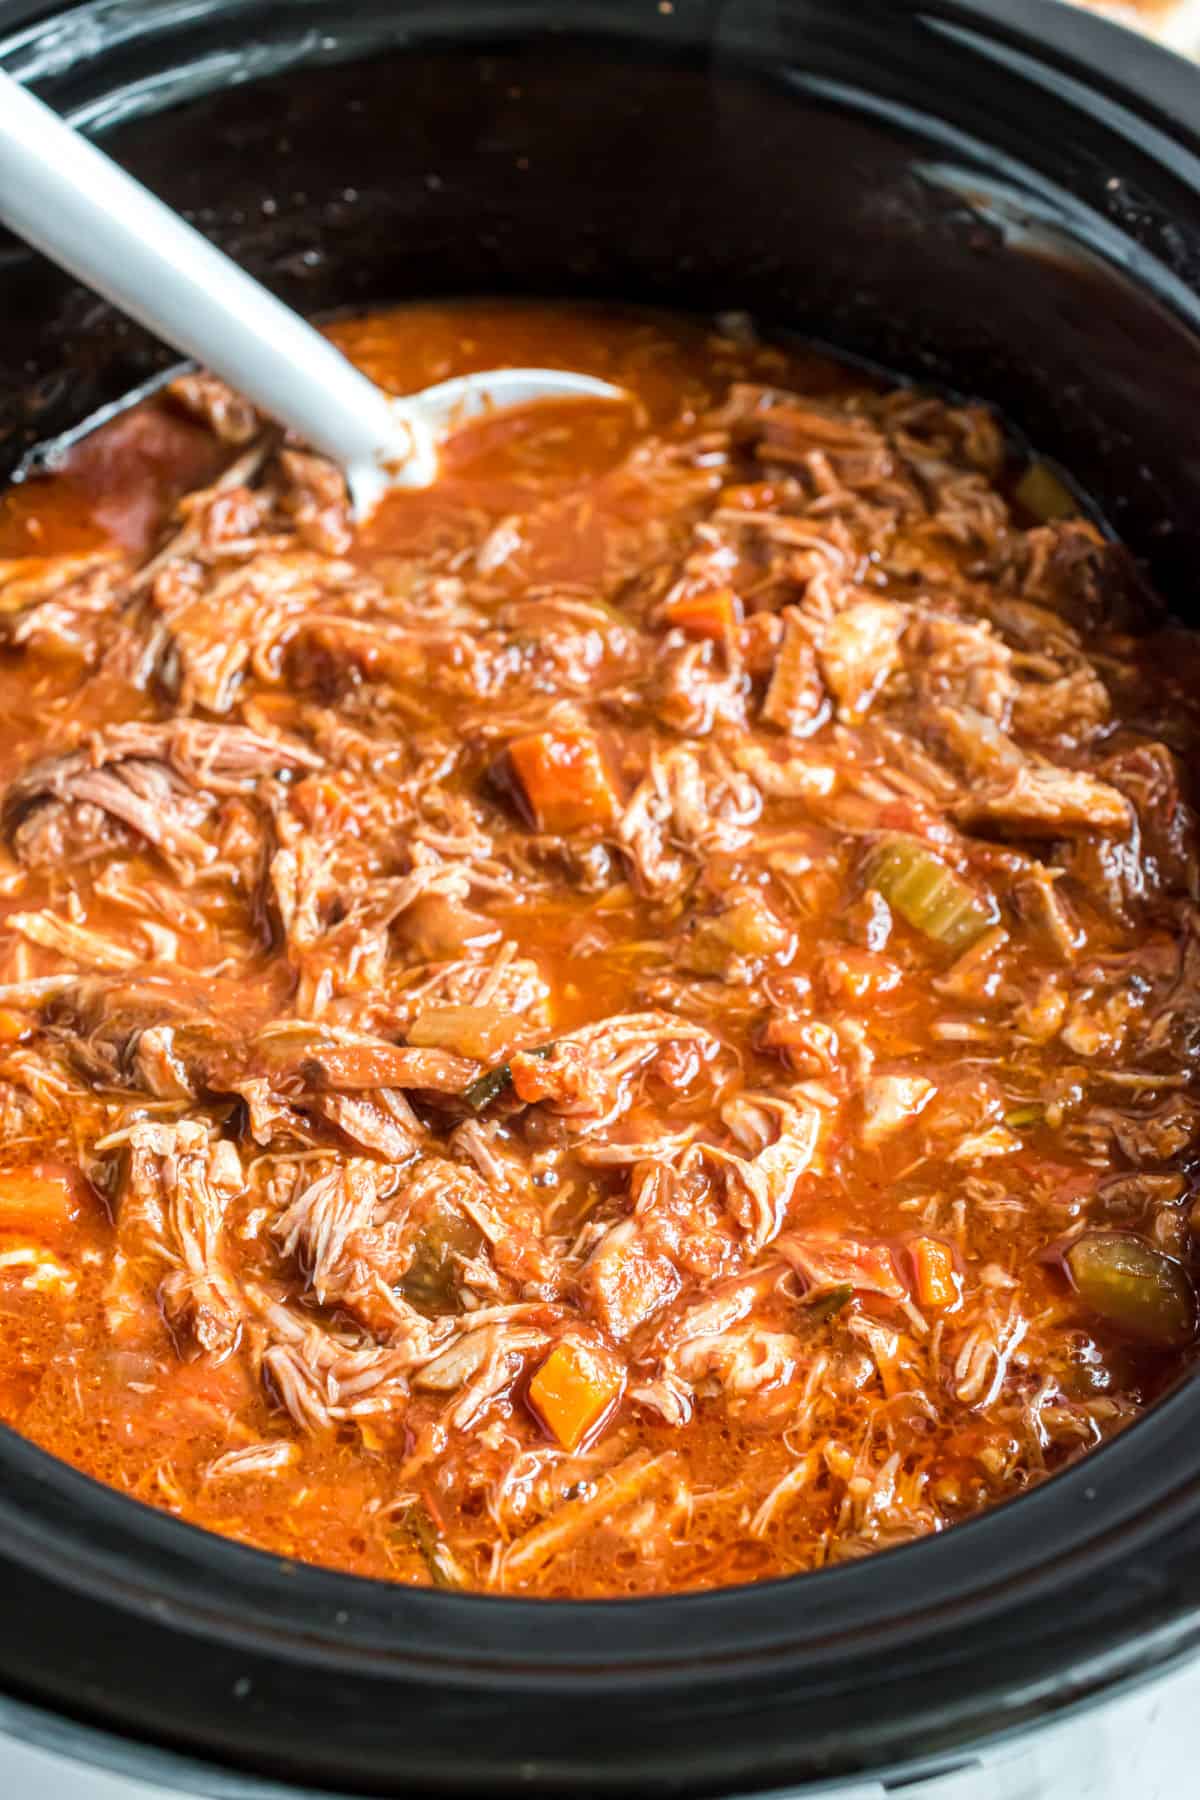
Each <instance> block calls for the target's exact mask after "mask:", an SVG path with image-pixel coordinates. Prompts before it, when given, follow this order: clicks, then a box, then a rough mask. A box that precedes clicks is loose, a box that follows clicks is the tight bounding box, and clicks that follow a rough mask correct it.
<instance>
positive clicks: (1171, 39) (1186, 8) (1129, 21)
mask: <svg viewBox="0 0 1200 1800" xmlns="http://www.w3.org/2000/svg"><path fill="white" fill-rule="evenodd" d="M1051 3H1052V4H1059V3H1061V0H1051ZM1068 3H1073V4H1078V5H1081V6H1087V7H1090V8H1091V10H1092V11H1093V12H1098V13H1103V14H1105V15H1106V16H1107V17H1108V18H1110V19H1117V20H1119V21H1120V23H1121V24H1122V25H1133V26H1136V27H1137V28H1138V29H1140V30H1142V31H1145V32H1148V33H1149V35H1150V36H1151V37H1157V38H1160V39H1161V40H1162V42H1163V43H1164V44H1169V45H1170V46H1171V48H1172V49H1173V50H1182V51H1183V52H1184V53H1185V54H1187V55H1190V56H1197V55H1200V0H1068Z"/></svg>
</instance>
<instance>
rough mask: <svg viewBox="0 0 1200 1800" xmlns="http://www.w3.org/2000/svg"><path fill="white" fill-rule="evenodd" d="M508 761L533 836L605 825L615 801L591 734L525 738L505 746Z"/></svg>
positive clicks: (550, 733)
mask: <svg viewBox="0 0 1200 1800" xmlns="http://www.w3.org/2000/svg"><path fill="white" fill-rule="evenodd" d="M508 760H509V763H510V764H511V766H512V771H513V774H514V775H515V776H516V778H517V780H518V781H519V782H520V784H521V790H522V792H523V794H524V796H525V799H526V801H527V802H528V805H529V810H530V813H531V814H532V816H533V820H534V823H535V824H536V826H537V828H538V830H539V831H553V832H565V831H579V830H582V829H583V828H584V827H585V826H587V825H608V824H611V822H612V820H613V817H614V816H615V814H616V810H617V796H616V792H615V790H614V788H613V784H612V780H611V778H610V776H609V773H608V770H607V769H606V768H605V766H604V757H603V755H602V754H601V750H600V746H599V744H598V743H597V741H596V739H595V738H594V737H593V736H592V734H591V732H588V731H534V732H530V734H529V736H528V737H521V738H517V739H516V740H515V741H514V742H513V743H511V744H510V745H509V746H508Z"/></svg>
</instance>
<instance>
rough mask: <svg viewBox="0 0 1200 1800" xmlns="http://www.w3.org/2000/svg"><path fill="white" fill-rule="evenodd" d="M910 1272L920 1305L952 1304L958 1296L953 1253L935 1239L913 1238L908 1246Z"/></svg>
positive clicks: (956, 1272) (957, 1281) (940, 1305)
mask: <svg viewBox="0 0 1200 1800" xmlns="http://www.w3.org/2000/svg"><path fill="white" fill-rule="evenodd" d="M912 1260H913V1275H914V1277H915V1280H916V1288H917V1299H918V1300H919V1301H920V1303H921V1305H922V1306H936V1307H942V1306H954V1305H955V1304H956V1302H957V1301H958V1299H959V1295H960V1289H959V1279H958V1271H957V1269H956V1268H955V1266H954V1253H953V1251H952V1250H951V1249H950V1248H949V1247H948V1246H947V1245H946V1244H943V1243H941V1242H940V1241H939V1239H937V1238H926V1237H922V1238H917V1239H916V1241H915V1243H914V1244H913V1245H912Z"/></svg>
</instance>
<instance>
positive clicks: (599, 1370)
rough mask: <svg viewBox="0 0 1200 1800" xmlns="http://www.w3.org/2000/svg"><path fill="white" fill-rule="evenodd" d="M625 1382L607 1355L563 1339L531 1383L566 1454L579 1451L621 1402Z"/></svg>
mask: <svg viewBox="0 0 1200 1800" xmlns="http://www.w3.org/2000/svg"><path fill="white" fill-rule="evenodd" d="M622 1379H623V1377H622V1372H621V1368H620V1365H619V1364H618V1362H617V1359H616V1358H615V1357H614V1356H612V1355H611V1354H610V1353H609V1352H608V1351H607V1350H603V1349H601V1348H599V1347H598V1346H596V1345H593V1344H585V1343H581V1342H580V1341H579V1340H578V1339H577V1338H563V1339H562V1340H561V1341H560V1342H559V1343H557V1344H556V1345H555V1346H554V1349H553V1350H552V1351H551V1352H550V1354H549V1356H548V1357H547V1358H546V1360H545V1362H544V1363H543V1364H542V1366H541V1368H540V1369H539V1370H538V1372H537V1374H536V1375H535V1376H534V1378H533V1380H532V1381H531V1382H530V1384H529V1401H530V1404H531V1406H532V1407H533V1409H534V1411H535V1412H536V1413H537V1415H538V1417H539V1418H540V1419H541V1421H542V1423H543V1424H544V1425H545V1427H546V1429H547V1430H548V1431H550V1432H552V1433H553V1435H554V1436H555V1437H556V1438H557V1439H558V1441H559V1443H560V1444H561V1445H562V1447H563V1449H564V1450H577V1449H578V1448H579V1446H580V1444H582V1443H583V1441H584V1439H585V1438H587V1437H588V1436H589V1435H590V1433H591V1432H593V1431H594V1430H595V1429H596V1426H597V1425H598V1424H599V1423H600V1421H601V1420H602V1419H603V1417H604V1415H605V1414H606V1413H607V1412H608V1410H609V1408H610V1407H611V1406H612V1404H613V1402H614V1401H615V1400H616V1398H617V1395H618V1394H619V1393H620V1391H621V1383H622Z"/></svg>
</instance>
